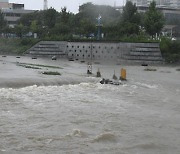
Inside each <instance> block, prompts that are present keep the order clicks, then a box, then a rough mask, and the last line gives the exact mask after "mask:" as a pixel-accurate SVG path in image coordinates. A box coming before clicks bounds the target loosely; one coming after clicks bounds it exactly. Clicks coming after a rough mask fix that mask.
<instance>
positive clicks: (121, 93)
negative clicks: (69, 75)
mask: <svg viewBox="0 0 180 154" xmlns="http://www.w3.org/2000/svg"><path fill="white" fill-rule="evenodd" d="M162 88H163V87H162ZM158 89H159V86H158V85H155V84H146V83H140V82H136V83H135V84H131V83H128V82H127V83H126V84H124V85H120V86H114V85H102V84H100V83H86V82H84V83H80V84H69V85H61V86H37V85H34V86H30V87H24V88H19V89H12V88H9V89H8V88H1V89H0V103H1V105H0V110H1V112H0V115H1V124H0V125H1V127H0V138H1V140H0V145H3V148H1V149H2V150H6V151H8V152H9V153H13V154H18V153H28V154H30V153H32V151H33V152H34V153H43V151H46V152H47V153H68V152H70V153H72V151H73V153H80V152H82V153H103V154H104V153H121V152H122V151H123V152H124V153H129V154H134V153H135V152H136V153H146V150H149V151H150V152H151V153H159V154H164V153H166V150H164V149H163V148H161V147H158V146H157V147H155V146H153V145H151V144H150V142H149V140H151V141H152V142H153V143H154V145H159V144H161V145H167V146H168V147H170V148H171V147H173V146H174V150H172V153H178V152H180V148H179V145H178V143H179V142H180V137H179V129H180V124H179V118H180V116H179V115H178V114H174V112H175V109H174V108H175V107H176V106H178V104H177V101H175V100H173V98H174V97H173V96H174V93H168V95H172V96H171V97H170V99H171V102H170V104H168V102H165V101H164V100H166V98H164V96H165V95H166V94H164V92H165V90H162V91H159V90H158ZM176 89H178V88H176ZM152 96H153V97H152ZM176 98H177V96H176ZM149 99H151V100H152V101H155V103H152V102H151V100H149ZM176 110H178V108H177V107H176ZM176 112H177V111H176ZM159 126H161V128H159ZM106 130H109V131H106ZM147 136H150V137H147ZM14 141H16V142H14ZM12 142H13V143H14V144H12ZM142 142H144V143H146V144H145V145H143V144H142ZM132 143H136V145H137V146H136V145H134V144H133V145H134V146H135V148H134V147H132V148H131V147H130V148H127V147H129V145H131V144H132ZM141 144H142V146H139V145H141ZM105 148H106V150H105ZM79 149H80V150H79ZM107 149H108V150H107Z"/></svg>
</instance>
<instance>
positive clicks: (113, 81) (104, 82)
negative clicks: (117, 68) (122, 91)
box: [100, 78, 122, 86]
mask: <svg viewBox="0 0 180 154" xmlns="http://www.w3.org/2000/svg"><path fill="white" fill-rule="evenodd" d="M100 83H101V84H112V85H116V86H119V85H122V83H121V81H119V80H109V79H104V78H103V79H102V80H101V81H100Z"/></svg>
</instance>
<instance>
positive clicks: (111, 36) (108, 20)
mask: <svg viewBox="0 0 180 154" xmlns="http://www.w3.org/2000/svg"><path fill="white" fill-rule="evenodd" d="M99 15H101V17H102V19H101V23H102V33H103V34H104V37H103V38H102V39H101V41H102V42H106V41H108V42H109V41H118V42H119V41H121V42H160V46H161V50H162V53H163V56H164V58H165V59H166V62H168V63H169V62H171V63H174V62H179V59H180V56H179V55H180V54H179V51H180V49H179V41H170V40H168V39H164V38H163V39H162V40H161V41H160V40H159V39H158V38H157V37H156V35H158V36H159V35H160V32H161V30H162V28H163V25H164V24H165V19H164V17H163V15H162V14H161V13H160V12H159V11H158V10H157V9H156V3H155V2H154V1H153V2H152V3H151V4H150V7H149V10H148V11H147V12H146V13H138V11H137V7H136V5H133V4H132V2H130V1H128V2H127V3H126V5H125V6H124V8H123V12H122V13H120V11H117V10H116V9H115V8H114V7H111V6H105V5H94V4H92V3H86V4H83V5H81V6H80V7H79V12H78V13H77V14H73V13H71V12H68V11H67V9H66V7H64V8H62V9H61V11H60V12H57V11H56V10H55V9H53V8H50V9H48V10H44V11H35V12H34V13H30V14H25V15H23V16H22V17H21V18H20V20H19V21H18V25H16V26H15V27H14V28H11V27H8V26H7V23H6V21H5V20H4V17H3V14H2V13H1V12H0V34H3V36H4V38H0V53H3V54H4V53H5V54H8V53H11V54H12V53H14V54H22V53H24V52H25V51H26V50H27V49H29V48H30V47H31V46H33V45H34V44H36V43H37V42H38V41H41V40H44V41H82V42H83V41H97V38H96V36H97V17H98V16H99ZM178 22H179V21H178ZM166 23H172V22H171V21H166ZM179 23H180V22H179ZM34 33H36V34H37V36H38V39H33V36H34V35H33V34H34ZM10 36H11V37H12V36H13V37H16V38H11V39H10ZM40 67H41V66H40Z"/></svg>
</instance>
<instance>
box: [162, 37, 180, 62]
mask: <svg viewBox="0 0 180 154" xmlns="http://www.w3.org/2000/svg"><path fill="white" fill-rule="evenodd" d="M160 48H161V52H162V55H163V57H164V59H165V61H166V62H167V63H180V41H172V40H170V39H168V38H163V39H162V40H161V42H160Z"/></svg>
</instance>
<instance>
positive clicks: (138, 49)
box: [123, 43, 163, 64]
mask: <svg viewBox="0 0 180 154" xmlns="http://www.w3.org/2000/svg"><path fill="white" fill-rule="evenodd" d="M123 59H124V60H127V61H129V62H132V63H134V62H135V63H151V64H153V63H154V64H158V63H163V58H162V55H161V51H160V48H159V44H156V43H143V44H140V43H137V44H135V45H134V46H133V48H132V49H131V50H129V52H126V54H124V55H123Z"/></svg>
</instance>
